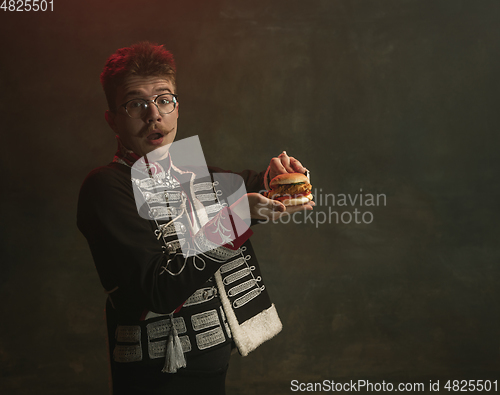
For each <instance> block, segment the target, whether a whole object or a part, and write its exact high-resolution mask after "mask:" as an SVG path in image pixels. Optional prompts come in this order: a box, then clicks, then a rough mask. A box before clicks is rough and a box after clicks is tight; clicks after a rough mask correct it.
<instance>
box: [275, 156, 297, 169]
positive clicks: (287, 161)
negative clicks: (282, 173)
mask: <svg viewBox="0 0 500 395" xmlns="http://www.w3.org/2000/svg"><path fill="white" fill-rule="evenodd" d="M278 158H279V159H280V161H281V164H282V166H283V167H284V168H285V169H286V172H287V173H295V170H294V169H293V167H292V166H291V165H290V157H289V156H288V155H287V153H286V151H283V152H282V153H281V154H279V155H278Z"/></svg>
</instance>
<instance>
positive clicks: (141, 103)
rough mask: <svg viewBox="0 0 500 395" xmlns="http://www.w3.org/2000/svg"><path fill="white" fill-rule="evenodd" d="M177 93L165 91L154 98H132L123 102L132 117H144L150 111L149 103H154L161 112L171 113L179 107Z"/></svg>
mask: <svg viewBox="0 0 500 395" xmlns="http://www.w3.org/2000/svg"><path fill="white" fill-rule="evenodd" d="M177 97H178V96H177V95H175V94H173V93H164V94H162V95H158V96H156V98H155V99H154V100H146V99H132V100H129V101H128V102H126V103H125V104H122V107H123V108H125V111H126V112H127V114H128V116H129V117H130V118H143V117H144V116H145V115H146V114H147V111H148V108H149V103H153V104H154V105H155V106H156V108H157V109H158V111H159V113H160V114H163V115H166V114H170V113H171V112H172V111H174V110H175V107H177Z"/></svg>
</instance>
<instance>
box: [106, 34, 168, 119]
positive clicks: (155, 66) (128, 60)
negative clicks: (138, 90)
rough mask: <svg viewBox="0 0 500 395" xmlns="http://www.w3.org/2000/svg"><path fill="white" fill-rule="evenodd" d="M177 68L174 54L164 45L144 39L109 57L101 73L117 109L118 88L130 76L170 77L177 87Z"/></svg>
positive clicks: (110, 98)
mask: <svg viewBox="0 0 500 395" xmlns="http://www.w3.org/2000/svg"><path fill="white" fill-rule="evenodd" d="M175 71H176V69H175V61H174V57H173V55H172V54H171V53H170V52H169V51H167V50H166V49H165V48H163V45H157V44H153V43H150V42H148V41H143V42H140V43H137V44H134V45H132V46H130V47H125V48H120V49H119V50H117V51H116V52H115V53H114V54H113V55H111V56H110V57H109V58H108V60H107V61H106V65H105V66H104V69H103V71H102V73H101V85H102V87H103V89H104V93H105V94H106V99H107V101H108V107H109V109H110V110H111V111H116V90H117V88H118V87H119V86H120V85H121V84H122V83H123V81H124V80H125V78H127V77H128V76H131V75H138V76H141V77H150V76H161V77H167V78H168V79H169V80H170V81H171V82H172V84H173V85H174V88H175Z"/></svg>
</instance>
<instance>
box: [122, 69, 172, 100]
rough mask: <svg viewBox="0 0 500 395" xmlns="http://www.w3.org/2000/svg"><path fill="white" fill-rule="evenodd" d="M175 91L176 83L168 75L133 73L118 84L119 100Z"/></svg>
mask: <svg viewBox="0 0 500 395" xmlns="http://www.w3.org/2000/svg"><path fill="white" fill-rule="evenodd" d="M167 92H171V93H175V88H174V84H173V83H172V81H171V80H170V79H169V78H168V77H162V76H149V77H142V76H137V75H131V76H128V77H126V78H125V80H124V81H123V83H122V84H121V85H120V86H118V89H117V92H116V93H117V94H116V98H117V100H118V102H121V101H123V100H126V99H129V98H130V99H133V98H134V97H143V96H144V97H148V96H153V95H158V94H160V93H167Z"/></svg>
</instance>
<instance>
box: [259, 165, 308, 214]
mask: <svg viewBox="0 0 500 395" xmlns="http://www.w3.org/2000/svg"><path fill="white" fill-rule="evenodd" d="M269 187H270V188H271V190H270V191H268V192H267V197H268V198H269V199H274V200H279V201H280V202H281V203H283V204H284V205H285V206H299V205H301V204H305V203H308V202H309V201H311V200H312V199H313V196H312V195H311V189H312V186H311V184H309V179H308V178H307V177H306V176H305V175H304V174H301V173H285V174H280V175H278V176H276V177H274V178H273V179H272V180H271V182H270V183H269Z"/></svg>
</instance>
